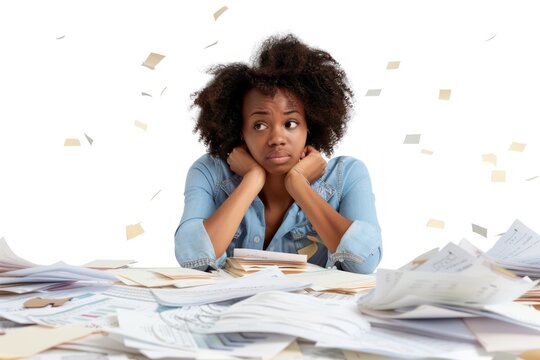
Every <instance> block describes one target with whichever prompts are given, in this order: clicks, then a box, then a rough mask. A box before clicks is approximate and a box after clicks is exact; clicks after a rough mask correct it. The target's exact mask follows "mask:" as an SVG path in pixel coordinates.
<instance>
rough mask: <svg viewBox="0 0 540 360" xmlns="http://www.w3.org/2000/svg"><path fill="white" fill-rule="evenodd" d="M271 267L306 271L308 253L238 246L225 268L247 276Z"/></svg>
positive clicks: (290, 272) (290, 271) (288, 272)
mask: <svg viewBox="0 0 540 360" xmlns="http://www.w3.org/2000/svg"><path fill="white" fill-rule="evenodd" d="M270 267H277V268H278V269H279V270H280V271H281V272H282V273H284V274H294V273H301V272H304V271H306V270H307V254H290V253H284V252H275V251H263V250H254V249H244V248H236V249H234V253H233V257H230V258H227V261H226V264H225V269H226V270H227V271H228V272H230V273H231V274H233V275H237V276H245V275H248V274H252V273H254V272H257V271H261V270H264V269H267V268H270Z"/></svg>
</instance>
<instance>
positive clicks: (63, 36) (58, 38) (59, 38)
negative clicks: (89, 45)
mask: <svg viewBox="0 0 540 360" xmlns="http://www.w3.org/2000/svg"><path fill="white" fill-rule="evenodd" d="M65 37H66V35H62V36H59V37H57V38H56V40H61V39H63V38H65Z"/></svg>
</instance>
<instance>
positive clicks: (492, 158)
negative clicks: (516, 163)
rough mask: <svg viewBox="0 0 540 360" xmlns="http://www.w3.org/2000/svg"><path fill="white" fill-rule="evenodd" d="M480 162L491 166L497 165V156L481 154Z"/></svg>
mask: <svg viewBox="0 0 540 360" xmlns="http://www.w3.org/2000/svg"><path fill="white" fill-rule="evenodd" d="M482 161H484V162H490V163H492V164H493V165H497V155H495V154H483V155H482Z"/></svg>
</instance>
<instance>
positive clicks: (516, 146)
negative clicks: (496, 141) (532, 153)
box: [508, 142, 527, 152]
mask: <svg viewBox="0 0 540 360" xmlns="http://www.w3.org/2000/svg"><path fill="white" fill-rule="evenodd" d="M525 146H527V144H523V143H517V142H513V143H512V144H511V145H510V147H509V148H508V151H518V152H523V150H525Z"/></svg>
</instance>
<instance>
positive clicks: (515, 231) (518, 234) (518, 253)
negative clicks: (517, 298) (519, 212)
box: [485, 220, 540, 278]
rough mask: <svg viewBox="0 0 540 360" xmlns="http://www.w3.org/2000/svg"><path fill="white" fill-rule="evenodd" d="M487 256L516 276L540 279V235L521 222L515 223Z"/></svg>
mask: <svg viewBox="0 0 540 360" xmlns="http://www.w3.org/2000/svg"><path fill="white" fill-rule="evenodd" d="M485 256H486V257H487V258H489V259H492V260H494V261H496V262H497V263H498V264H499V265H501V266H502V267H504V268H506V269H509V270H512V271H513V272H515V273H516V274H519V275H521V276H529V277H531V278H540V235H538V234H537V233H535V232H534V231H532V230H531V229H529V228H528V227H527V226H525V225H524V224H523V223H522V222H521V221H519V220H516V221H514V223H513V224H512V226H510V228H509V229H508V231H507V232H506V233H505V234H504V235H503V236H502V237H501V238H500V239H499V240H498V241H497V242H496V243H495V245H494V246H493V247H492V248H491V249H490V250H488V251H487V252H486V253H485Z"/></svg>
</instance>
